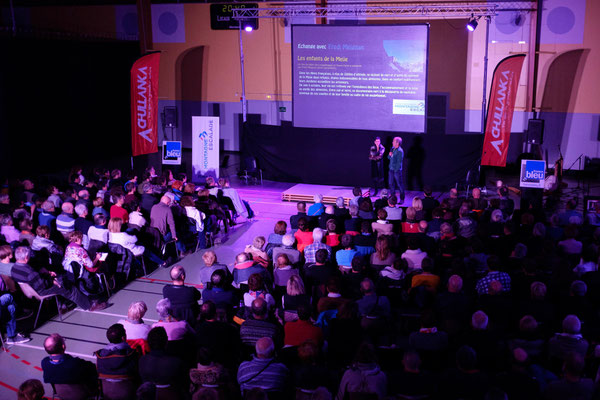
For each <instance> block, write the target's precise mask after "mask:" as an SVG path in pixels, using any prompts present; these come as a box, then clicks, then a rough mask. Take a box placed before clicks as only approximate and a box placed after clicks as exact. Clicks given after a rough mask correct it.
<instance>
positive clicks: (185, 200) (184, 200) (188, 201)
mask: <svg viewBox="0 0 600 400" xmlns="http://www.w3.org/2000/svg"><path fill="white" fill-rule="evenodd" d="M179 204H180V205H181V207H194V199H193V198H192V196H181V199H180V200H179Z"/></svg>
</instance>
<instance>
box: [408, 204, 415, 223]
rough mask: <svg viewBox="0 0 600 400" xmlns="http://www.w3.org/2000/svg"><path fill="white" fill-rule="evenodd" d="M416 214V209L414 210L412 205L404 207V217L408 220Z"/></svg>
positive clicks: (412, 219)
mask: <svg viewBox="0 0 600 400" xmlns="http://www.w3.org/2000/svg"><path fill="white" fill-rule="evenodd" d="M416 216H417V210H415V208H414V207H408V208H407V209H406V219H407V220H408V221H414V220H415V217H416Z"/></svg>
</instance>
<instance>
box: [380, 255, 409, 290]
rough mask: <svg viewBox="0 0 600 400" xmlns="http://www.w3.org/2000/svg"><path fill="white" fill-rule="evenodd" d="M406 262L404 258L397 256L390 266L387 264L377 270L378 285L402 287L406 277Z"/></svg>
mask: <svg viewBox="0 0 600 400" xmlns="http://www.w3.org/2000/svg"><path fill="white" fill-rule="evenodd" d="M407 269H408V264H407V263H406V260H403V259H401V258H397V259H396V260H394V263H393V264H392V265H391V266H387V267H385V268H383V269H382V270H381V271H379V280H378V281H377V284H378V285H381V286H382V287H392V286H393V287H402V286H404V279H405V278H406V271H407Z"/></svg>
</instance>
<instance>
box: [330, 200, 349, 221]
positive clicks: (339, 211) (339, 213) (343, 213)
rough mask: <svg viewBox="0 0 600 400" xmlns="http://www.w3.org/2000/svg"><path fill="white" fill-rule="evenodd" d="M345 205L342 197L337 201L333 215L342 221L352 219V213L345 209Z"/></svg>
mask: <svg viewBox="0 0 600 400" xmlns="http://www.w3.org/2000/svg"><path fill="white" fill-rule="evenodd" d="M345 203H346V201H345V200H344V198H343V197H341V196H340V197H338V198H337V199H335V208H334V210H333V215H335V217H336V218H338V219H339V220H340V221H344V220H346V219H348V218H350V213H349V212H348V209H347V208H346V207H345Z"/></svg>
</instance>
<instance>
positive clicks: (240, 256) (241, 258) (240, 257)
mask: <svg viewBox="0 0 600 400" xmlns="http://www.w3.org/2000/svg"><path fill="white" fill-rule="evenodd" d="M248 260H249V258H248V254H246V253H240V254H238V255H237V256H235V263H236V264H242V263H245V262H246V261H248Z"/></svg>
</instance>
